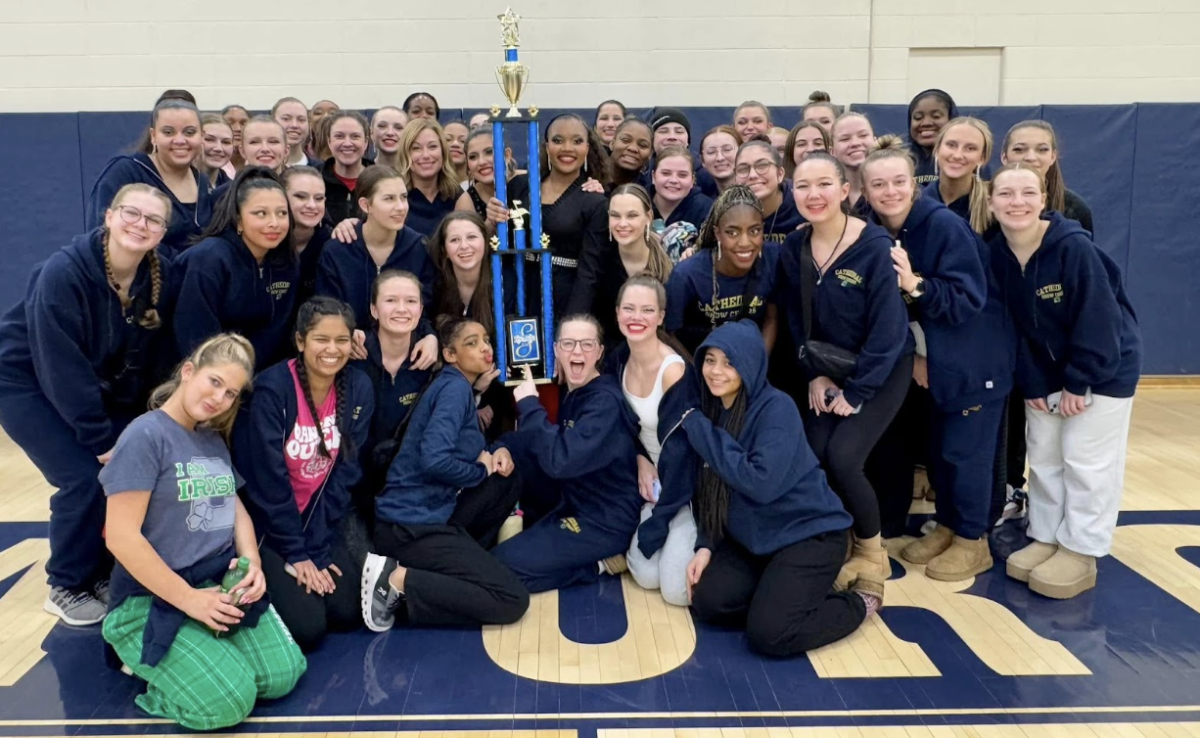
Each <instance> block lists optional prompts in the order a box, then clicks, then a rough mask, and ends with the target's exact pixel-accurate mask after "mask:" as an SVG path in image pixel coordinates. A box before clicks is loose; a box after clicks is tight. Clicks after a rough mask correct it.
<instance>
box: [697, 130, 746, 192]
mask: <svg viewBox="0 0 1200 738" xmlns="http://www.w3.org/2000/svg"><path fill="white" fill-rule="evenodd" d="M741 145H742V136H741V134H739V133H738V132H737V130H736V129H734V128H733V127H732V126H717V127H716V128H712V129H709V131H708V133H705V134H704V137H703V138H701V139H700V165H701V166H702V167H704V171H706V172H708V173H709V174H710V175H711V176H712V179H713V181H714V183H715V185H716V187H715V189H714V191H712V192H707V191H706V192H704V194H705V195H708V196H709V197H713V198H715V197H716V196H717V195H719V194H720V193H722V192H724V191H725V190H726V189H728V188H729V186H730V185H732V184H735V173H734V167H735V166H737V153H738V147H740V146H741ZM698 184H701V183H698Z"/></svg>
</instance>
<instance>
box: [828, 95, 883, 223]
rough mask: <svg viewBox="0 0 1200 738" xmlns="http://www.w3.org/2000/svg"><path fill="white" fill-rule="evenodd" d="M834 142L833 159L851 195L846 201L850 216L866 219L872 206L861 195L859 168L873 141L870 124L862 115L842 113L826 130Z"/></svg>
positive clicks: (872, 131) (865, 158)
mask: <svg viewBox="0 0 1200 738" xmlns="http://www.w3.org/2000/svg"><path fill="white" fill-rule="evenodd" d="M829 136H830V138H832V139H833V150H832V153H833V156H834V158H836V159H837V160H838V161H839V162H841V165H842V169H843V170H844V171H845V172H846V180H847V182H848V183H849V184H850V195H849V198H848V199H847V201H846V204H847V206H848V207H849V209H850V211H849V212H850V213H852V214H853V215H854V216H856V217H858V218H866V217H867V216H869V215H870V214H871V213H870V208H871V206H870V205H869V204H868V203H867V201H866V198H864V197H863V196H862V194H863V184H862V173H861V172H860V171H859V168H860V167H862V164H863V162H864V161H866V160H867V151H868V149H870V147H871V144H872V143H873V142H874V141H875V131H874V129H872V128H871V121H869V120H867V116H865V115H863V114H862V113H842V114H841V115H839V116H838V117H837V120H836V121H834V123H833V127H832V128H830V129H829Z"/></svg>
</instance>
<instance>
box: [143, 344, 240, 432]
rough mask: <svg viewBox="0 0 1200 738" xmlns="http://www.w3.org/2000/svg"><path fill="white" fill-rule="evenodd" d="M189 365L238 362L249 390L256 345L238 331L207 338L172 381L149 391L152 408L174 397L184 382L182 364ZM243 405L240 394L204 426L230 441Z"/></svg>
mask: <svg viewBox="0 0 1200 738" xmlns="http://www.w3.org/2000/svg"><path fill="white" fill-rule="evenodd" d="M188 364H191V366H192V368H193V369H195V370H200V369H204V368H206V367H210V366H224V365H226V364H235V365H237V366H239V367H241V368H242V369H244V370H245V372H246V377H247V380H246V386H245V387H243V388H242V389H243V390H248V389H250V386H251V381H252V380H251V379H250V378H252V377H253V376H254V347H253V346H251V345H250V342H249V341H247V340H246V339H245V338H243V337H242V336H240V335H238V334H237V333H222V334H220V335H217V336H213V337H212V338H210V339H208V340H207V341H205V342H204V343H202V344H200V345H199V346H198V347H197V348H196V350H195V351H193V352H192V355H191V356H189V357H187V358H186V359H184V360H183V361H182V362H180V363H179V366H177V367H175V373H174V374H172V375H171V378H170V379H169V380H167V381H166V382H163V383H162V384H160V385H158V386H157V387H155V388H154V391H153V392H151V393H150V403H149V407H150V409H151V410H157V409H158V408H160V407H162V406H163V405H164V404H166V402H167V400H169V399H171V396H172V395H174V394H175V392H176V390H178V389H179V387H180V385H181V384H182V383H183V367H184V366H186V365H188ZM241 404H242V396H241V394H239V395H238V398H237V399H236V400H234V401H233V405H232V406H230V408H229V409H228V410H226V411H225V412H223V413H221V414H220V415H218V416H217V417H215V418H212V419H210V420H208V421H206V422H205V423H204V427H205V428H209V429H211V430H214V431H216V432H217V433H220V434H221V436H222V437H223V438H224V439H225V440H226V442H228V441H229V433H230V432H231V431H232V430H233V421H234V420H236V419H237V413H238V408H240V407H241Z"/></svg>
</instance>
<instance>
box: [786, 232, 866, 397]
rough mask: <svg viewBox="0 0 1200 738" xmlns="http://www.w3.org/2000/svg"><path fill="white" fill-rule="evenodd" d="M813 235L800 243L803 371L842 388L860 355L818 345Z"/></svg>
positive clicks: (801, 351) (801, 358)
mask: <svg viewBox="0 0 1200 738" xmlns="http://www.w3.org/2000/svg"><path fill="white" fill-rule="evenodd" d="M811 238H812V232H811V231H809V233H807V234H805V238H802V239H801V241H800V282H801V284H800V305H801V308H802V312H803V314H804V344H803V345H802V346H800V352H799V360H800V368H801V369H802V370H803V371H804V373H805V374H807V375H808V377H809V378H810V379H815V378H816V377H829V378H830V379H832V380H833V382H834V384H837V385H838V386H839V387H840V386H841V385H842V383H843V382H845V381H846V380H847V379H849V378H850V377H852V376H854V371H855V370H856V369H857V368H858V354H856V353H854V352H853V351H847V350H846V349H844V348H842V347H840V346H835V345H833V344H832V343H829V342H827V341H814V340H812V338H810V336H811V335H812V312H813V300H814V299H815V298H816V294H817V283H818V279H817V265H816V263H815V262H813V255H812V243H811V240H810V239H811Z"/></svg>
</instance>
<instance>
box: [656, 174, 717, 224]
mask: <svg viewBox="0 0 1200 738" xmlns="http://www.w3.org/2000/svg"><path fill="white" fill-rule="evenodd" d="M649 192H650V202H652V203H653V202H654V187H653V186H651V187H650V190H649ZM712 206H713V200H712V198H711V197H709V196H708V195H706V194H704V193H703V192H701V191H700V188H698V187H696V186H695V185H693V186H692V189H691V191H690V192H688V193H687V194H686V195H684V197H683V199H682V200H680V201H679V204H678V205H676V206H675V209H674V210H672V211H671V214H670V215H668V216H667V217H666V218H663V217H662V214H661V213H659V212H658V205H654V217H655V218H658V219H661V220H662V221H663V226H664V227H665V226H669V225H671V224H673V223H679V222H681V221H682V222H684V223H691V224H692V225H694V226H696V230H697V231H699V230H700V226H701V225H703V224H704V220H705V218H707V217H708V213H709V211H710V210H712Z"/></svg>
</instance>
